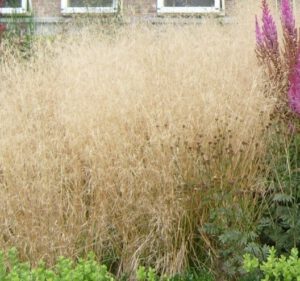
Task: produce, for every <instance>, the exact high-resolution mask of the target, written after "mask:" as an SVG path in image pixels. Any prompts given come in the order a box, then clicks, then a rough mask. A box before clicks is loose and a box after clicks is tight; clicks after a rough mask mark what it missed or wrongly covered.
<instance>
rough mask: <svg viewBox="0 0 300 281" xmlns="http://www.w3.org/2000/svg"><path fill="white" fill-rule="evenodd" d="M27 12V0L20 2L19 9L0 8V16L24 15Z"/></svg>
mask: <svg viewBox="0 0 300 281" xmlns="http://www.w3.org/2000/svg"><path fill="white" fill-rule="evenodd" d="M27 11H28V4H27V0H22V2H21V7H18V8H1V7H0V14H2V15H6V14H25V13H27Z"/></svg>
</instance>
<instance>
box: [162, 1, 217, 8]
mask: <svg viewBox="0 0 300 281" xmlns="http://www.w3.org/2000/svg"><path fill="white" fill-rule="evenodd" d="M214 6H215V0H165V7H214Z"/></svg>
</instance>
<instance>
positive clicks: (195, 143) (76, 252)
mask: <svg viewBox="0 0 300 281" xmlns="http://www.w3.org/2000/svg"><path fill="white" fill-rule="evenodd" d="M246 15H248V16H250V13H246ZM243 17H244V18H243V21H240V22H239V17H236V19H235V20H237V21H238V22H237V23H234V24H226V25H220V24H219V23H217V22H216V21H215V20H214V19H211V20H206V21H205V22H204V23H203V24H201V25H198V24H195V25H188V26H147V25H137V26H126V27H124V26H123V27H118V28H116V29H115V30H114V32H113V34H112V35H109V34H107V32H101V30H100V31H98V32H95V31H93V32H88V31H87V30H85V31H84V32H80V31H78V34H76V35H74V33H71V34H70V35H65V36H63V40H60V39H59V38H58V39H56V40H54V42H52V43H49V44H48V43H46V44H45V40H44V41H43V42H42V43H36V45H37V46H35V55H34V56H33V57H32V58H30V59H28V60H27V61H26V62H24V61H22V62H19V61H18V60H17V59H13V57H11V56H10V55H9V54H8V55H7V57H5V58H4V59H3V62H2V64H1V66H0V68H1V70H0V74H1V87H0V119H1V123H0V131H1V135H0V173H1V174H0V233H1V235H0V248H1V249H8V248H10V247H12V246H16V247H17V248H18V249H19V250H20V253H21V255H22V257H23V258H26V259H29V260H30V261H32V262H37V261H38V260H39V259H41V258H44V259H45V260H46V261H48V262H49V263H53V262H54V260H55V258H56V257H57V256H58V255H65V256H71V257H74V258H76V257H78V256H80V255H84V254H86V253H87V252H88V251H91V250H92V251H94V252H95V253H96V254H97V256H98V258H99V259H100V260H102V261H103V262H107V261H112V260H113V261H114V263H113V265H112V266H114V268H115V270H116V271H117V272H119V273H121V272H131V271H132V270H134V269H136V268H137V267H138V265H139V264H146V265H147V264H148V265H152V266H154V267H156V268H157V269H158V270H160V271H162V272H165V273H174V272H178V271H181V270H183V269H184V268H185V267H186V266H187V265H188V262H189V260H190V258H191V257H194V256H197V253H195V252H194V248H195V243H196V241H198V240H199V237H200V238H201V239H202V240H203V241H204V242H203V251H207V253H208V252H212V253H213V252H214V249H213V243H212V242H211V241H210V238H209V237H207V236H206V234H204V233H201V227H202V226H203V224H204V223H205V222H206V221H207V216H208V213H209V208H214V207H216V206H214V202H213V201H212V202H211V203H209V204H207V203H206V204H204V203H202V202H203V200H204V199H205V198H208V197H207V196H210V194H212V193H214V192H218V191H220V190H225V191H226V190H229V189H230V190H236V191H237V193H236V194H237V195H236V200H240V201H243V200H244V201H243V202H244V203H245V205H247V204H248V205H247V206H252V205H253V202H252V201H253V200H254V199H253V197H252V194H251V192H253V191H254V192H255V191H257V190H260V189H262V183H261V181H262V179H261V178H260V175H261V173H260V170H261V169H262V165H263V160H264V156H265V149H266V142H265V135H264V132H265V127H266V126H268V123H269V121H270V120H269V116H270V112H272V110H273V106H274V100H273V98H271V97H267V96H265V95H263V94H262V92H263V89H262V87H261V77H260V76H261V75H260V73H259V68H258V66H257V63H256V57H255V53H254V43H253V42H254V41H253V40H254V39H253V36H254V35H253V33H252V31H253V26H251V25H250V23H252V22H253V21H251V20H252V19H253V18H251V20H250V19H249V24H248V21H246V20H245V14H244V16H243ZM93 30H94V29H93ZM249 191H250V192H249ZM218 204H219V203H218ZM237 224H239V225H240V227H241V228H242V227H247V224H248V223H247V222H237Z"/></svg>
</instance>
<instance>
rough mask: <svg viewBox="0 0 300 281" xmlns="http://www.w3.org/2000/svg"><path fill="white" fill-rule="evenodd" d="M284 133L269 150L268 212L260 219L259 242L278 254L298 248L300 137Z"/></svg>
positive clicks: (299, 236)
mask: <svg viewBox="0 0 300 281" xmlns="http://www.w3.org/2000/svg"><path fill="white" fill-rule="evenodd" d="M289 134H290V133H288V132H287V133H286V134H285V136H283V137H278V138H277V139H276V140H274V142H273V144H272V147H271V148H270V158H271V159H270V174H269V177H268V185H269V190H268V192H267V193H266V195H265V198H264V200H266V202H267V205H268V207H267V209H266V211H265V212H264V215H263V216H262V218H261V220H260V226H259V227H260V230H261V233H260V241H261V243H262V244H268V245H270V246H274V247H275V248H276V250H277V251H278V252H279V253H280V254H281V253H287V252H289V251H290V250H291V248H293V247H298V248H299V246H300V205H299V202H300V189H299V182H300V151H299V147H300V135H299V134H293V135H289Z"/></svg>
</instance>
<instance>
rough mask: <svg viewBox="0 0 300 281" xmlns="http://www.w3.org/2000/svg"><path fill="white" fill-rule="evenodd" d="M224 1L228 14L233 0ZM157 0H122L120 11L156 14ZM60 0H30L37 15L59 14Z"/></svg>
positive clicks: (136, 13) (53, 15)
mask: <svg viewBox="0 0 300 281" xmlns="http://www.w3.org/2000/svg"><path fill="white" fill-rule="evenodd" d="M225 1H226V13H227V14H230V10H232V9H233V5H234V1H236V0H225ZM156 2H157V0H123V2H122V13H123V14H124V15H127V16H131V15H133V16H138V15H156ZM60 3H61V0H32V8H33V13H34V15H35V16H37V17H57V16H61V10H60Z"/></svg>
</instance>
